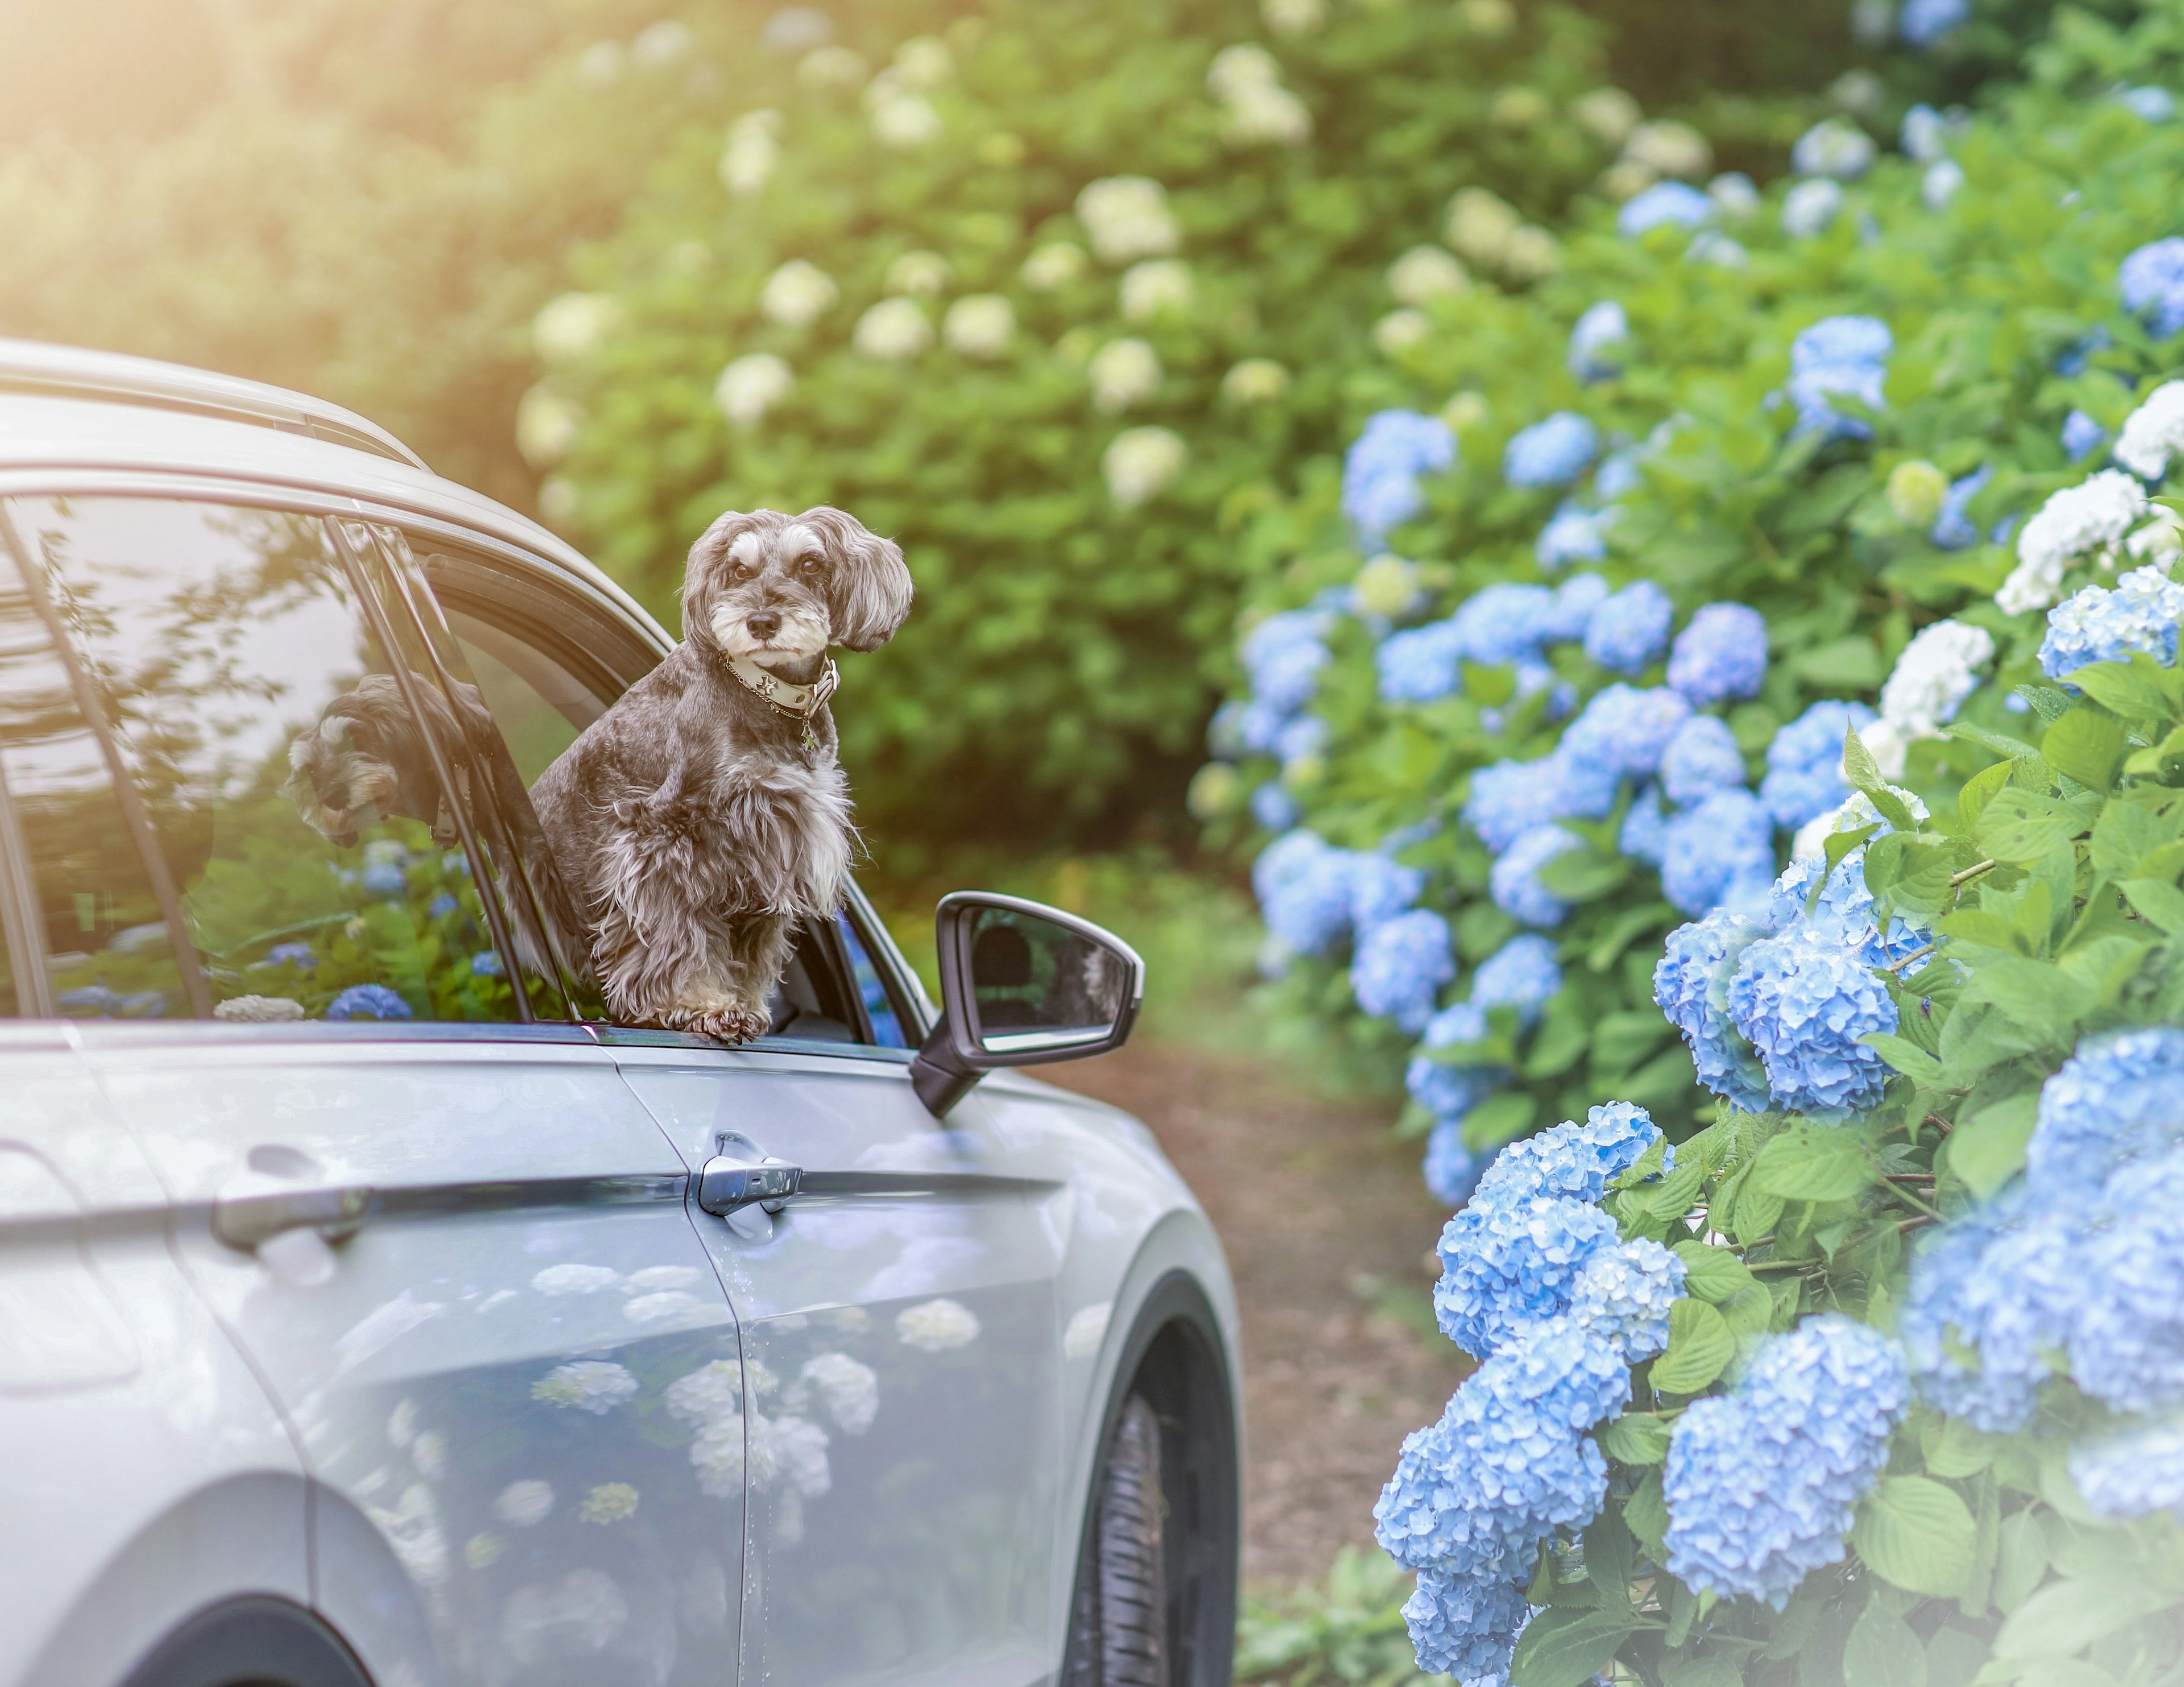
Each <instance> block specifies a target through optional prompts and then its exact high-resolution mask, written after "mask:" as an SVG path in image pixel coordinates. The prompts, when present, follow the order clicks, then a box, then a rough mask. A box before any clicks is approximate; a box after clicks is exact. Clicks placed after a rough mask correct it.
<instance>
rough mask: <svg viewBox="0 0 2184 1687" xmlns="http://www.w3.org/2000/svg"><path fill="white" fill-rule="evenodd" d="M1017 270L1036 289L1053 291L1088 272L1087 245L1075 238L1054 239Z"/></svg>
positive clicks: (1027, 283)
mask: <svg viewBox="0 0 2184 1687" xmlns="http://www.w3.org/2000/svg"><path fill="white" fill-rule="evenodd" d="M1017 273H1018V275H1020V276H1022V280H1023V284H1024V285H1025V286H1026V287H1029V288H1030V289H1031V290H1032V291H1033V292H1054V291H1055V290H1056V288H1059V287H1067V286H1068V285H1069V284H1070V283H1071V282H1072V281H1075V280H1076V279H1077V278H1078V276H1081V275H1083V274H1084V248H1083V247H1081V246H1079V245H1078V243H1077V242H1075V241H1073V240H1050V241H1049V242H1047V243H1046V244H1045V245H1044V246H1042V247H1040V248H1038V249H1037V250H1036V251H1034V253H1032V254H1031V256H1030V257H1028V258H1027V259H1024V261H1023V268H1022V270H1019V271H1018V272H1017Z"/></svg>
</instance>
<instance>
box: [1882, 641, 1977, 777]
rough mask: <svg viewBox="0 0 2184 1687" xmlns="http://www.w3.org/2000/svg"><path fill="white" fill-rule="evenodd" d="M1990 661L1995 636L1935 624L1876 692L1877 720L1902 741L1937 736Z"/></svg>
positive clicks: (1909, 647)
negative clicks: (1894, 730)
mask: <svg viewBox="0 0 2184 1687" xmlns="http://www.w3.org/2000/svg"><path fill="white" fill-rule="evenodd" d="M1992 660H1994V637H1993V635H1992V633H1990V632H1987V631H1986V628H1984V627H1978V626H1967V625H1965V624H1964V622H1963V621H1936V622H1935V623H1934V624H1933V625H1932V626H1929V627H1926V628H1924V629H1923V630H1922V631H1921V632H1919V636H1918V637H1915V638H1914V639H1913V640H1912V641H1911V642H1910V643H1908V644H1907V645H1905V646H1904V647H1903V654H1902V655H1900V656H1898V657H1897V659H1896V666H1895V668H1894V670H1893V671H1892V672H1891V673H1890V674H1889V676H1888V682H1887V683H1886V685H1884V686H1882V687H1881V688H1880V718H1881V720H1882V721H1886V723H1887V724H1888V725H1889V726H1891V727H1894V728H1895V729H1896V731H1897V732H1899V733H1901V734H1902V735H1903V737H1904V738H1907V739H1909V738H1935V737H1938V736H1939V735H1940V732H1941V730H1942V727H1945V726H1947V724H1948V723H1949V722H1950V721H1953V720H1955V719H1956V718H1957V710H1958V709H1960V708H1962V707H1963V706H1964V699H1966V698H1967V697H1970V695H1971V694H1972V692H1973V690H1974V688H1976V687H1977V686H1978V684H1979V670H1980V669H1981V668H1983V667H1985V666H1986V665H1987V664H1988V663H1989V662H1991V661H1992ZM1883 771H1884V772H1885V771H1886V769H1884V770H1883Z"/></svg>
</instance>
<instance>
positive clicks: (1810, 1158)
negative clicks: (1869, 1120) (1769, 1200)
mask: <svg viewBox="0 0 2184 1687" xmlns="http://www.w3.org/2000/svg"><path fill="white" fill-rule="evenodd" d="M1872 1181H1873V1162H1872V1161H1871V1160H1870V1159H1869V1158H1868V1157H1867V1155H1866V1152H1865V1145H1864V1144H1863V1143H1862V1142H1860V1141H1859V1140H1858V1138H1857V1137H1856V1136H1854V1135H1853V1134H1852V1133H1850V1132H1848V1131H1845V1130H1829V1129H1826V1128H1824V1127H1814V1126H1811V1125H1800V1126H1797V1127H1793V1128H1791V1129H1790V1130H1786V1131H1784V1132H1782V1133H1780V1135H1779V1136H1776V1137H1774V1138H1772V1139H1769V1142H1768V1144H1767V1146H1766V1147H1764V1148H1763V1149H1762V1150H1759V1159H1758V1162H1757V1163H1756V1164H1755V1165H1754V1166H1752V1183H1753V1184H1754V1185H1755V1186H1756V1187H1758V1189H1762V1190H1764V1191H1765V1192H1767V1193H1768V1194H1776V1195H1780V1196H1781V1197H1782V1198H1783V1199H1784V1200H1803V1201H1830V1200H1848V1199H1849V1198H1850V1197H1851V1196H1853V1195H1854V1194H1857V1193H1858V1191H1859V1190H1860V1189H1864V1188H1865V1186H1866V1185H1867V1184H1868V1183H1871V1182H1872Z"/></svg>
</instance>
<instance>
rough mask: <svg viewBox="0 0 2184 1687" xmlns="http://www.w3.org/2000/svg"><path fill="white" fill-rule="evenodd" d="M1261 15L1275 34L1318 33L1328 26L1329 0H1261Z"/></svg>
mask: <svg viewBox="0 0 2184 1687" xmlns="http://www.w3.org/2000/svg"><path fill="white" fill-rule="evenodd" d="M1259 16H1260V18H1261V19H1262V20H1264V22H1265V24H1266V25H1267V28H1268V31H1270V32H1271V33H1273V34H1274V35H1279V36H1301V35H1317V34H1318V32H1319V31H1321V30H1323V29H1324V28H1325V27H1326V26H1327V0H1259Z"/></svg>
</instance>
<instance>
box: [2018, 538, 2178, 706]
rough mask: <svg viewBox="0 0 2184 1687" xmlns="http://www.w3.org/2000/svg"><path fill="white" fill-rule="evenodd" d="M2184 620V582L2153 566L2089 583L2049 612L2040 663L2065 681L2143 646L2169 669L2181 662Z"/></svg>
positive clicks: (2127, 657) (2123, 658) (2052, 675)
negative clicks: (2111, 583) (2106, 582)
mask: <svg viewBox="0 0 2184 1687" xmlns="http://www.w3.org/2000/svg"><path fill="white" fill-rule="evenodd" d="M2180 618H2184V585H2179V584H2177V583H2176V582H2174V581H2172V580H2171V579H2170V577H2169V576H2168V575H2167V574H2166V573H2165V572H2164V571H2162V570H2161V569H2159V568H2158V567H2155V566H2153V565H2150V564H2149V565H2148V566H2146V567H2144V568H2134V569H2132V570H2131V571H2130V572H2129V573H2127V574H2126V575H2125V576H2123V577H2122V578H2121V579H2120V580H2119V581H2117V582H2116V583H2115V588H2114V590H2113V591H2111V590H2110V589H2109V587H2105V586H2087V587H2084V588H2083V589H2082V590H2081V591H2078V592H2075V593H2072V594H2071V595H2070V597H2068V598H2066V599H2064V600H2063V601H2062V602H2061V603H2059V604H2056V606H2055V607H2054V608H2053V609H2052V610H2049V611H2048V633H2047V636H2046V637H2044V638H2042V640H2041V641H2040V667H2041V671H2042V672H2044V673H2045V674H2046V675H2047V676H2048V678H2050V679H2056V680H2059V679H2061V678H2062V677H2063V676H2064V675H2066V674H2070V673H2075V672H2076V671H2077V670H2079V669H2080V668H2082V667H2087V666H2088V665H2091V664H2092V663H2095V662H2123V661H2128V660H2130V659H2131V652H2132V651H2134V650H2142V651H2144V652H2145V653H2146V654H2148V655H2149V656H2151V657H2153V660H2155V661H2157V662H2159V663H2160V664H2161V665H2162V666H2163V667H2165V668H2173V667H2175V666H2176V624H2177V621H2178V620H2179V619H2180Z"/></svg>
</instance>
